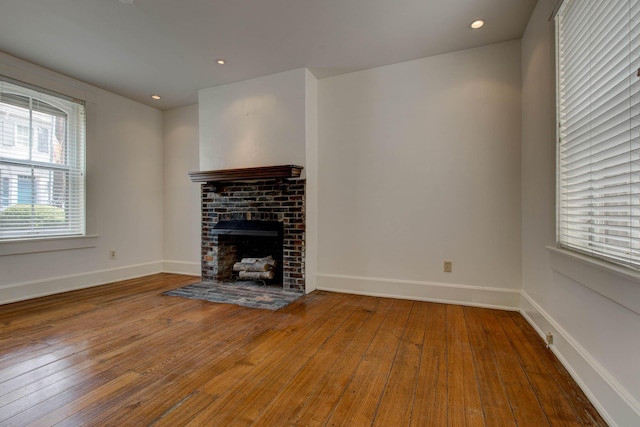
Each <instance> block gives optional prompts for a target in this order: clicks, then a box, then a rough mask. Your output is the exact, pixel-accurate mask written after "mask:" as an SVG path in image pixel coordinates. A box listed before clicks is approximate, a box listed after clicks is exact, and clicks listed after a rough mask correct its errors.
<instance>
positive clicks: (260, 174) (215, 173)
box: [189, 165, 303, 182]
mask: <svg viewBox="0 0 640 427" xmlns="http://www.w3.org/2000/svg"><path fill="white" fill-rule="evenodd" d="M302 168H303V167H302V166H296V165H283V166H262V167H254V168H238V169H220V170H212V171H196V172H189V176H190V177H191V181H193V182H225V181H252V180H258V179H273V178H299V177H300V173H301V172H302Z"/></svg>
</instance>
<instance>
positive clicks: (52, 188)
mask: <svg viewBox="0 0 640 427" xmlns="http://www.w3.org/2000/svg"><path fill="white" fill-rule="evenodd" d="M0 117H1V118H2V127H0V132H2V133H1V134H0V139H1V141H2V144H0V176H1V177H2V181H1V182H0V184H1V187H0V190H1V193H0V208H1V209H0V240H6V239H24V238H33V237H50V236H82V235H84V234H85V178H84V176H85V172H84V165H85V159H84V146H85V112H84V104H83V103H82V102H79V101H77V100H74V99H71V98H67V97H65V96H63V95H57V94H53V93H49V92H47V91H45V90H44V89H38V88H33V87H30V86H27V85H22V84H20V83H17V82H14V81H10V80H8V79H4V78H2V77H0ZM9 141H10V142H9Z"/></svg>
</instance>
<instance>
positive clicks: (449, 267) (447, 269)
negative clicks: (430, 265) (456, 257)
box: [444, 261, 453, 273]
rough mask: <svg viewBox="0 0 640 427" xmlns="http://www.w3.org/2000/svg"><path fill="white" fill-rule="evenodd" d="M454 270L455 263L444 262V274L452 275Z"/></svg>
mask: <svg viewBox="0 0 640 427" xmlns="http://www.w3.org/2000/svg"><path fill="white" fill-rule="evenodd" d="M452 270H453V262H452V261H445V262H444V272H445V273H451V271H452Z"/></svg>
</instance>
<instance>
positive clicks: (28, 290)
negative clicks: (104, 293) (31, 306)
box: [0, 261, 163, 304]
mask: <svg viewBox="0 0 640 427" xmlns="http://www.w3.org/2000/svg"><path fill="white" fill-rule="evenodd" d="M162 272H163V263H162V262H161V261H157V262H149V263H145V264H137V265H129V266H126V267H119V268H110V269H108V270H99V271H91V272H88V273H80V274H73V275H69V276H61V277H55V278H50V279H44V280H36V281H33V282H23V283H14V284H10V285H5V286H1V287H0V304H8V303H11V302H16V301H23V300H27V299H31V298H38V297H43V296H47V295H52V294H58V293H62V292H68V291H75V290H77V289H83V288H90V287H93V286H100V285H104V284H107V283H112V282H118V281H121V280H129V279H135V278H137V277H142V276H149V275H151V274H157V273H162Z"/></svg>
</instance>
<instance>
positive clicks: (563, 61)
mask: <svg viewBox="0 0 640 427" xmlns="http://www.w3.org/2000/svg"><path fill="white" fill-rule="evenodd" d="M556 25H557V27H556V28H557V62H558V82H557V85H558V134H559V146H558V241H559V244H560V245H561V246H565V247H568V248H571V249H575V250H578V251H581V252H585V253H587V254H590V255H593V256H596V257H599V258H603V259H606V260H608V261H611V262H615V263H618V264H624V265H628V266H631V267H634V268H640V139H639V127H638V125H639V120H638V119H639V116H638V113H639V111H638V107H639V104H638V101H639V99H640V98H639V91H640V78H639V77H638V68H639V67H640V1H639V0H635V1H630V0H607V1H601V0H574V1H572V0H565V2H564V4H563V5H562V7H561V9H560V11H559V13H558V16H557V18H556Z"/></svg>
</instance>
